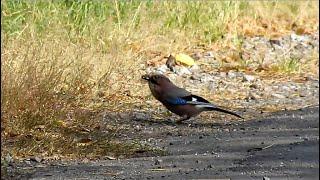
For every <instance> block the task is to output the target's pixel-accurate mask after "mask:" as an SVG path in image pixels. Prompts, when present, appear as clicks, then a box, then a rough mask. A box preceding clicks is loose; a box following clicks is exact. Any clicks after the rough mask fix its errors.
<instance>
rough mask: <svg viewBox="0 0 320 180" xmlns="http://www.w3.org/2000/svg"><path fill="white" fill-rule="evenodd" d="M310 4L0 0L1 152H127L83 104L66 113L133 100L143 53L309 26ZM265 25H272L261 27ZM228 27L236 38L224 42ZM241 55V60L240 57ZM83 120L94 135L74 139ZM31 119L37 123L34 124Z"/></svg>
mask: <svg viewBox="0 0 320 180" xmlns="http://www.w3.org/2000/svg"><path fill="white" fill-rule="evenodd" d="M316 4H317V2H315V1H306V2H305V1H294V2H289V1H285V2H278V1H272V2H267V1H261V2H260V1H256V2H247V1H69V0H64V1H62V0H60V1H21V0H5V1H1V5H2V6H1V8H2V9H1V12H2V14H1V16H2V21H1V26H2V28H1V34H2V36H1V47H2V52H1V55H2V61H1V66H2V69H1V83H2V86H1V107H2V109H1V111H2V113H1V126H2V128H3V131H2V133H1V135H2V137H3V138H4V142H5V143H4V144H3V143H2V145H3V151H2V152H5V153H8V152H10V153H11V154H13V155H14V156H15V157H24V156H31V155H44V156H54V155H57V154H58V155H66V154H67V155H74V156H76V157H80V158H81V157H83V156H84V155H85V154H88V153H89V154H90V151H91V155H92V156H104V155H106V154H110V153H111V154H118V155H119V154H126V152H134V149H137V146H136V145H131V143H129V142H128V143H125V142H123V143H122V145H118V143H117V139H116V138H115V136H114V134H112V133H111V134H103V132H101V130H99V129H95V127H96V124H97V122H98V121H97V120H96V119H92V118H91V115H90V113H84V114H82V115H78V114H77V113H74V112H78V111H79V112H82V111H89V112H95V113H96V112H100V111H102V110H105V109H108V110H110V111H125V110H126V109H132V108H133V107H139V106H142V104H143V102H144V101H145V100H146V95H145V93H144V92H147V87H146V86H144V85H143V84H141V83H140V76H141V74H144V70H145V67H146V61H147V60H150V59H152V58H154V57H155V56H156V54H160V55H167V54H169V53H177V52H185V53H188V52H191V51H192V49H193V48H204V49H209V48H211V47H212V46H213V45H217V46H219V44H220V45H221V44H223V45H225V44H233V45H235V46H236V47H240V46H241V43H242V39H241V38H242V37H244V36H253V35H264V36H273V34H274V32H276V33H277V34H279V33H278V32H283V33H286V32H289V31H291V30H292V29H291V25H292V24H293V23H295V24H296V25H297V26H298V27H299V28H300V29H301V28H303V29H304V30H306V31H315V25H314V24H316V23H317V22H318V11H319V10H318V6H317V5H316ZM265 24H271V25H276V29H274V28H272V27H271V26H269V27H267V28H263V26H265ZM227 35H232V36H233V37H238V38H236V39H235V40H234V41H233V42H228V39H226V38H224V37H226V36H227ZM240 64H242V65H241V68H245V67H242V66H245V63H243V62H240ZM283 66H284V67H283V70H285V71H293V70H297V64H295V62H289V63H288V64H284V65H283ZM221 68H223V67H221ZM119 102H120V103H119ZM133 104H134V105H133ZM80 114H81V113H80ZM64 123H65V124H66V127H64V126H62V125H61V124H64ZM83 126H85V127H86V128H87V129H89V130H90V132H92V133H93V132H94V133H97V134H100V135H97V134H91V136H95V137H99V136H102V137H103V138H100V139H99V138H98V139H96V141H95V143H94V145H89V146H85V148H84V147H81V148H80V147H77V146H76V145H75V144H74V143H76V141H74V139H75V137H76V136H78V135H80V134H81V132H78V131H79V129H81V128H82V127H83ZM39 127H43V128H40V129H41V130H40V131H39ZM79 133H80V134H79ZM28 138H29V139H28ZM12 139H13V140H12ZM9 140H10V142H13V143H8V142H9ZM106 142H108V143H106ZM106 144H107V145H106ZM109 145H110V146H109ZM106 146H108V147H106ZM104 147H105V148H104ZM112 147H115V148H112ZM122 147H126V148H123V149H124V150H125V151H123V149H121V148H122ZM143 148H144V147H143ZM143 148H142V149H143ZM62 149H64V150H65V151H64V152H65V153H63V152H62ZM94 149H100V150H99V151H98V150H97V151H95V150H94ZM83 152H85V153H83ZM5 153H4V154H5ZM129 154H130V153H129Z"/></svg>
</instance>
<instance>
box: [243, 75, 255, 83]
mask: <svg viewBox="0 0 320 180" xmlns="http://www.w3.org/2000/svg"><path fill="white" fill-rule="evenodd" d="M254 79H255V77H254V76H252V75H247V74H245V75H244V76H243V81H244V82H246V81H247V82H252V81H254Z"/></svg>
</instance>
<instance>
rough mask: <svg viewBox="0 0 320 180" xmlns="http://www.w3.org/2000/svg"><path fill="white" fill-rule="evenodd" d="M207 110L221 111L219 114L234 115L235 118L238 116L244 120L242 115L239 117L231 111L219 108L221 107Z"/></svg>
mask: <svg viewBox="0 0 320 180" xmlns="http://www.w3.org/2000/svg"><path fill="white" fill-rule="evenodd" d="M206 109H207V110H209V111H219V112H223V113H227V114H231V115H234V116H236V117H238V118H241V119H244V118H243V117H241V116H240V115H238V114H236V113H234V112H231V111H228V110H225V109H222V108H219V107H207V108H206Z"/></svg>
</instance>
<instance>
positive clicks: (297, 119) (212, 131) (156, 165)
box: [7, 106, 319, 179]
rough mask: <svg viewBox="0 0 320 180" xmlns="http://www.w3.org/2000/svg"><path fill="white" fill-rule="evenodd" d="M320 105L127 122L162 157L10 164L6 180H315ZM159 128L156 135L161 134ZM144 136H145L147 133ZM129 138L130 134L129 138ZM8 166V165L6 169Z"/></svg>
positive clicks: (317, 172) (317, 169) (317, 165)
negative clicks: (250, 115)
mask: <svg viewBox="0 0 320 180" xmlns="http://www.w3.org/2000/svg"><path fill="white" fill-rule="evenodd" d="M318 119H319V107H318V106H313V107H308V108H304V109H299V110H295V111H280V112H277V113H272V114H268V115H266V116H264V117H263V118H260V119H255V120H250V121H243V122H235V121H227V122H221V123H201V122H200V121H199V120H196V121H189V122H186V123H184V124H178V125H177V124H173V123H170V122H161V123H156V122H153V121H149V122H147V121H138V120H137V121H131V123H133V124H134V126H138V125H140V126H141V127H144V128H142V129H143V130H141V134H140V133H138V134H136V136H148V137H149V138H148V139H146V141H147V142H148V143H150V144H153V145H156V146H158V147H162V148H163V149H165V150H166V152H167V154H166V155H164V156H152V155H151V156H150V155H149V156H148V155H147V156H148V157H145V156H146V155H145V154H142V155H141V156H143V157H139V155H137V157H134V158H129V159H115V160H99V161H89V162H56V163H49V164H48V163H47V164H44V163H41V162H36V161H33V162H31V163H29V164H19V165H15V167H14V168H12V167H11V168H12V169H11V171H9V174H8V176H7V177H8V179H263V178H264V179H268V178H270V179H284V178H290V179H318V178H319V120H318ZM160 129H161V131H160ZM148 134H149V135H148ZM133 136H134V135H133ZM9 168H10V167H9Z"/></svg>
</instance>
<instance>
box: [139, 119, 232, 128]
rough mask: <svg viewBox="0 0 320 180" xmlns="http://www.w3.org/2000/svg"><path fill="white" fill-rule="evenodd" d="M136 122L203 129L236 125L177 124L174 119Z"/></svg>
mask: <svg viewBox="0 0 320 180" xmlns="http://www.w3.org/2000/svg"><path fill="white" fill-rule="evenodd" d="M133 120H134V121H136V122H140V123H144V124H149V125H167V126H172V127H189V128H201V127H208V128H214V127H226V126H231V125H233V124H234V123H225V122H212V123H199V122H196V121H194V120H187V121H182V122H175V121H174V120H172V119H164V120H152V119H133Z"/></svg>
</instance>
